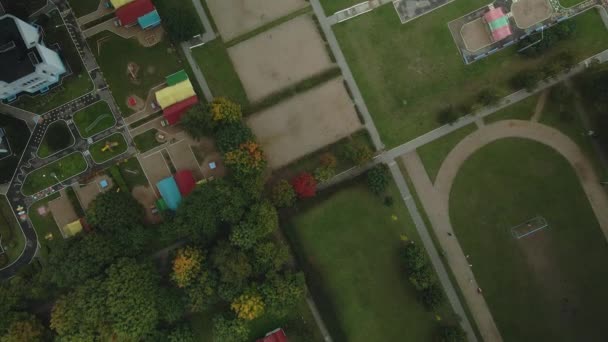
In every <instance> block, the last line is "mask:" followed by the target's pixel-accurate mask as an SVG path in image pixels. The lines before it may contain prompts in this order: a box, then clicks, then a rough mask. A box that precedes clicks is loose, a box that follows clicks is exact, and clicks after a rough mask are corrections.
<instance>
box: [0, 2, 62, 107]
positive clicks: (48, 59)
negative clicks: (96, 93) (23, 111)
mask: <svg viewBox="0 0 608 342" xmlns="http://www.w3.org/2000/svg"><path fill="white" fill-rule="evenodd" d="M65 72H66V68H65V65H64V64H63V62H62V61H61V58H60V57H59V54H57V52H55V51H53V50H51V49H49V48H47V47H46V46H45V45H44V42H43V41H42V39H41V33H40V31H39V30H38V28H36V27H34V26H32V25H30V24H28V23H26V22H25V21H23V20H21V19H19V18H17V17H14V16H12V15H10V14H6V15H3V16H1V17H0V100H8V101H12V100H14V99H16V98H17V95H18V94H20V93H22V92H26V93H29V94H35V93H38V92H41V93H44V92H46V91H48V90H49V87H50V86H52V85H54V84H56V83H57V82H59V79H60V77H61V75H63V74H65Z"/></svg>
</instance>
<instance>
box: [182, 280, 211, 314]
mask: <svg viewBox="0 0 608 342" xmlns="http://www.w3.org/2000/svg"><path fill="white" fill-rule="evenodd" d="M216 287H217V284H216V280H215V279H214V278H213V277H212V276H211V274H210V273H209V272H208V271H203V272H201V273H200V274H199V276H198V277H197V278H196V280H195V281H194V282H193V283H192V284H191V285H190V286H189V287H188V288H186V295H187V297H188V307H189V309H190V311H192V312H202V311H203V310H204V309H206V308H207V307H208V306H209V305H210V304H213V302H214V301H215V295H216Z"/></svg>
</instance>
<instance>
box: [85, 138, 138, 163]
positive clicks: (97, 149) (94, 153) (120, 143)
mask: <svg viewBox="0 0 608 342" xmlns="http://www.w3.org/2000/svg"><path fill="white" fill-rule="evenodd" d="M128 147H129V146H127V141H126V140H125V137H124V136H123V135H122V133H114V134H112V135H110V136H108V137H105V138H103V139H101V140H98V141H97V142H95V143H93V144H91V145H90V146H89V152H91V157H93V160H94V161H95V162H96V163H97V164H102V163H104V162H106V161H108V160H110V159H113V158H115V157H117V156H119V155H121V154H123V153H125V152H126V151H127V148H128Z"/></svg>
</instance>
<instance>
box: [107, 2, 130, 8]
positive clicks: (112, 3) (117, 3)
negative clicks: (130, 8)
mask: <svg viewBox="0 0 608 342" xmlns="http://www.w3.org/2000/svg"><path fill="white" fill-rule="evenodd" d="M131 2H133V0H110V4H111V5H112V7H114V8H115V9H119V8H121V7H123V6H125V5H127V4H129V3H131Z"/></svg>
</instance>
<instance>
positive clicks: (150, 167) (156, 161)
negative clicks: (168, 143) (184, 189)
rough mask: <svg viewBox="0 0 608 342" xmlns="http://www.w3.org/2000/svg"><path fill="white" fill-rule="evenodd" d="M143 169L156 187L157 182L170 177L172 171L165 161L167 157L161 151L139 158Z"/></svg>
mask: <svg viewBox="0 0 608 342" xmlns="http://www.w3.org/2000/svg"><path fill="white" fill-rule="evenodd" d="M139 162H140V164H141V167H142V169H143V170H144V172H145V173H146V177H148V181H149V182H150V184H151V185H152V187H153V188H154V189H156V183H158V182H159V181H160V180H162V179H164V178H167V177H170V176H171V171H170V170H169V167H168V166H167V163H165V159H164V158H163V155H162V153H161V152H156V153H153V154H151V155H149V156H147V157H141V158H139Z"/></svg>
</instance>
